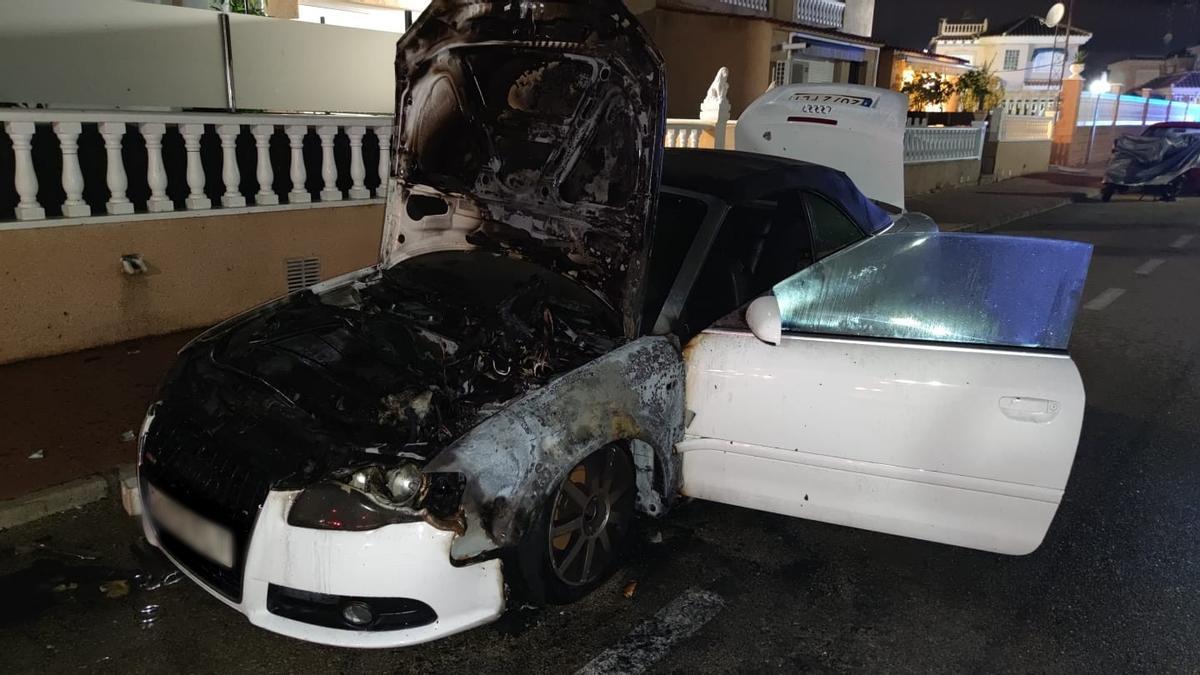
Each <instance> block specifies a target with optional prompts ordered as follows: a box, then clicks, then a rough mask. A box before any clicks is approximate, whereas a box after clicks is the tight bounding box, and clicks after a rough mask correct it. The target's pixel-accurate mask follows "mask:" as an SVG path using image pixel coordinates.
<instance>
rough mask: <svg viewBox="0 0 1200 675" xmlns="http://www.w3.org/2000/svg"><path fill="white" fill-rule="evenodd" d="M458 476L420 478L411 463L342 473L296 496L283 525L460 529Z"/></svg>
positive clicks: (334, 528)
mask: <svg viewBox="0 0 1200 675" xmlns="http://www.w3.org/2000/svg"><path fill="white" fill-rule="evenodd" d="M463 484H464V481H463V479H462V477H461V476H460V475H459V474H449V473H434V474H425V473H422V472H421V469H420V468H419V467H418V466H416V465H415V464H407V463H406V464H401V465H399V466H396V467H387V468H385V467H379V466H368V467H362V468H358V469H354V470H351V471H347V472H342V473H341V474H339V475H336V476H334V477H332V478H330V479H329V480H327V481H325V482H322V483H320V484H317V485H314V486H312V487H310V488H306V489H305V490H304V491H302V492H301V493H300V494H299V495H297V496H296V499H295V501H294V502H292V506H291V508H290V509H289V510H288V519H287V521H288V524H289V525H294V526H296V527H307V528H313V529H318V530H344V531H350V532H361V531H364V530H374V529H378V528H380V527H383V526H384V525H392V524H395V523H412V522H419V521H422V520H424V521H426V522H429V523H430V524H431V525H433V526H435V527H439V528H441V529H450V530H456V531H459V530H461V527H462V526H461V522H462V518H461V515H460V513H459V511H460V509H459V502H460V500H461V497H462V487H463Z"/></svg>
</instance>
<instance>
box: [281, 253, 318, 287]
mask: <svg viewBox="0 0 1200 675" xmlns="http://www.w3.org/2000/svg"><path fill="white" fill-rule="evenodd" d="M283 262H284V274H285V280H286V281H287V291H288V293H295V292H296V291H299V290H303V289H305V288H308V287H309V286H312V285H313V284H315V283H317V282H319V281H320V280H321V259H320V258H288V259H287V260H284V261H283Z"/></svg>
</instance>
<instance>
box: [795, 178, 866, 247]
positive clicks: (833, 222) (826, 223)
mask: <svg viewBox="0 0 1200 675" xmlns="http://www.w3.org/2000/svg"><path fill="white" fill-rule="evenodd" d="M804 201H805V202H806V203H807V204H808V210H809V213H810V214H811V220H812V231H813V245H814V246H815V248H816V253H817V259H818V260H819V259H821V258H824V257H825V256H827V255H829V254H831V253H834V252H836V251H840V250H841V249H843V248H846V247H847V246H849V245H850V244H853V243H854V242H856V241H858V240H860V239H863V238H865V235H864V234H863V233H862V230H860V229H858V225H855V224H854V221H852V220H850V219H849V218H848V217H846V214H844V213H842V210H841V209H839V208H838V207H837V206H834V204H833V202H831V201H829V200H828V199H825V198H824V197H822V196H820V195H817V194H813V193H811V192H810V193H808V194H805V195H804Z"/></svg>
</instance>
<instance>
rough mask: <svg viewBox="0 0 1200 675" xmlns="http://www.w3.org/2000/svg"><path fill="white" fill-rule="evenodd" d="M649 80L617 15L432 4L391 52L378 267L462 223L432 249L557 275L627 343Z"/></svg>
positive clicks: (631, 26) (656, 100) (652, 120)
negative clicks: (436, 229)
mask: <svg viewBox="0 0 1200 675" xmlns="http://www.w3.org/2000/svg"><path fill="white" fill-rule="evenodd" d="M664 77H665V76H664V72H663V61H662V58H661V56H660V55H659V54H658V53H657V51H656V50H655V49H654V47H653V46H652V45H651V43H650V40H649V38H648V36H647V35H646V34H645V32H644V30H643V29H642V28H641V26H640V24H639V23H638V22H637V20H636V19H635V18H634V17H633V16H632V15H631V14H630V13H629V11H628V10H627V9H626V8H625V7H624V4H623V3H621V2H617V1H614V0H608V1H597V0H587V1H582V0H574V1H570V0H568V1H562V0H560V1H548V2H463V1H461V0H435V1H434V2H433V4H432V5H431V6H430V7H429V9H428V10H427V11H426V12H425V13H423V14H422V15H421V17H420V19H418V21H417V22H416V23H415V24H414V25H413V27H412V28H411V29H410V30H409V31H407V32H406V33H405V35H404V37H403V38H402V39H401V40H400V42H399V45H398V49H397V55H396V96H397V104H396V107H397V120H396V125H397V127H396V128H397V132H396V133H397V138H396V153H397V154H396V158H395V165H394V167H395V171H396V179H395V185H393V189H392V190H391V192H390V196H389V208H388V215H387V225H386V227H385V230H384V236H385V241H384V243H383V256H384V262H385V264H389V263H391V262H394V261H395V260H398V259H402V258H404V257H406V256H408V255H412V253H411V251H412V250H413V247H414V246H415V245H419V244H420V242H421V239H422V238H423V235H424V234H425V233H426V232H427V231H428V230H429V229H430V225H429V223H430V221H431V220H433V221H436V219H437V217H438V216H443V215H446V213H447V211H448V210H453V211H454V212H461V211H469V213H470V216H469V218H467V219H466V221H465V223H464V222H463V221H461V220H460V222H458V223H456V224H455V226H454V227H455V229H460V230H462V231H461V232H459V234H460V238H459V239H457V240H454V241H452V242H449V243H446V244H444V245H445V246H450V247H453V246H462V245H464V242H463V240H462V239H463V238H465V244H466V245H470V246H477V247H480V248H485V249H490V250H497V251H504V252H506V253H508V254H510V255H515V256H520V257H523V258H526V259H529V260H533V261H536V262H538V264H541V265H543V266H545V267H547V268H549V269H553V270H555V271H558V272H561V273H564V274H570V275H572V276H574V277H575V278H577V279H579V280H580V282H581V283H582V284H583V285H584V286H585V287H587V288H589V289H591V290H592V291H594V292H596V293H598V294H599V295H601V296H602V297H604V298H606V299H607V300H608V302H609V304H611V305H612V306H613V307H614V308H617V309H618V310H619V311H620V312H621V313H622V316H623V318H624V332H625V335H626V336H627V337H633V336H635V335H637V333H638V324H639V321H640V313H639V312H638V311H637V309H638V307H639V306H640V302H641V296H642V287H641V285H642V277H643V275H644V272H645V263H646V246H645V244H646V242H647V241H648V240H649V234H648V233H649V228H650V223H651V216H652V214H653V212H654V204H655V198H656V194H657V187H658V177H659V171H660V166H661V158H662V152H663V149H662V148H663V142H662V139H663V135H664V124H665V82H664ZM460 200H461V201H465V202H468V203H469V208H462V207H461V206H459V205H457V204H456V202H458V201H460Z"/></svg>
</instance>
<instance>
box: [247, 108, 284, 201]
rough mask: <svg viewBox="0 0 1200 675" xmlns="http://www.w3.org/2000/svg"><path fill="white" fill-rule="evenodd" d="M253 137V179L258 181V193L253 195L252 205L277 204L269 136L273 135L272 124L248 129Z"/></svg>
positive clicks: (277, 197) (273, 128) (258, 125)
mask: <svg viewBox="0 0 1200 675" xmlns="http://www.w3.org/2000/svg"><path fill="white" fill-rule="evenodd" d="M250 133H251V134H252V135H253V136H254V149H255V151H256V152H257V155H258V157H257V160H256V162H255V165H254V177H255V178H256V179H257V180H258V192H256V193H254V203H255V204H257V205H259V206H269V205H274V204H278V203H279V195H277V194H275V187H274V186H275V169H274V168H273V167H272V166H271V136H273V135H274V134H275V125H274V124H256V125H254V126H253V127H252V128H251V129H250Z"/></svg>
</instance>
